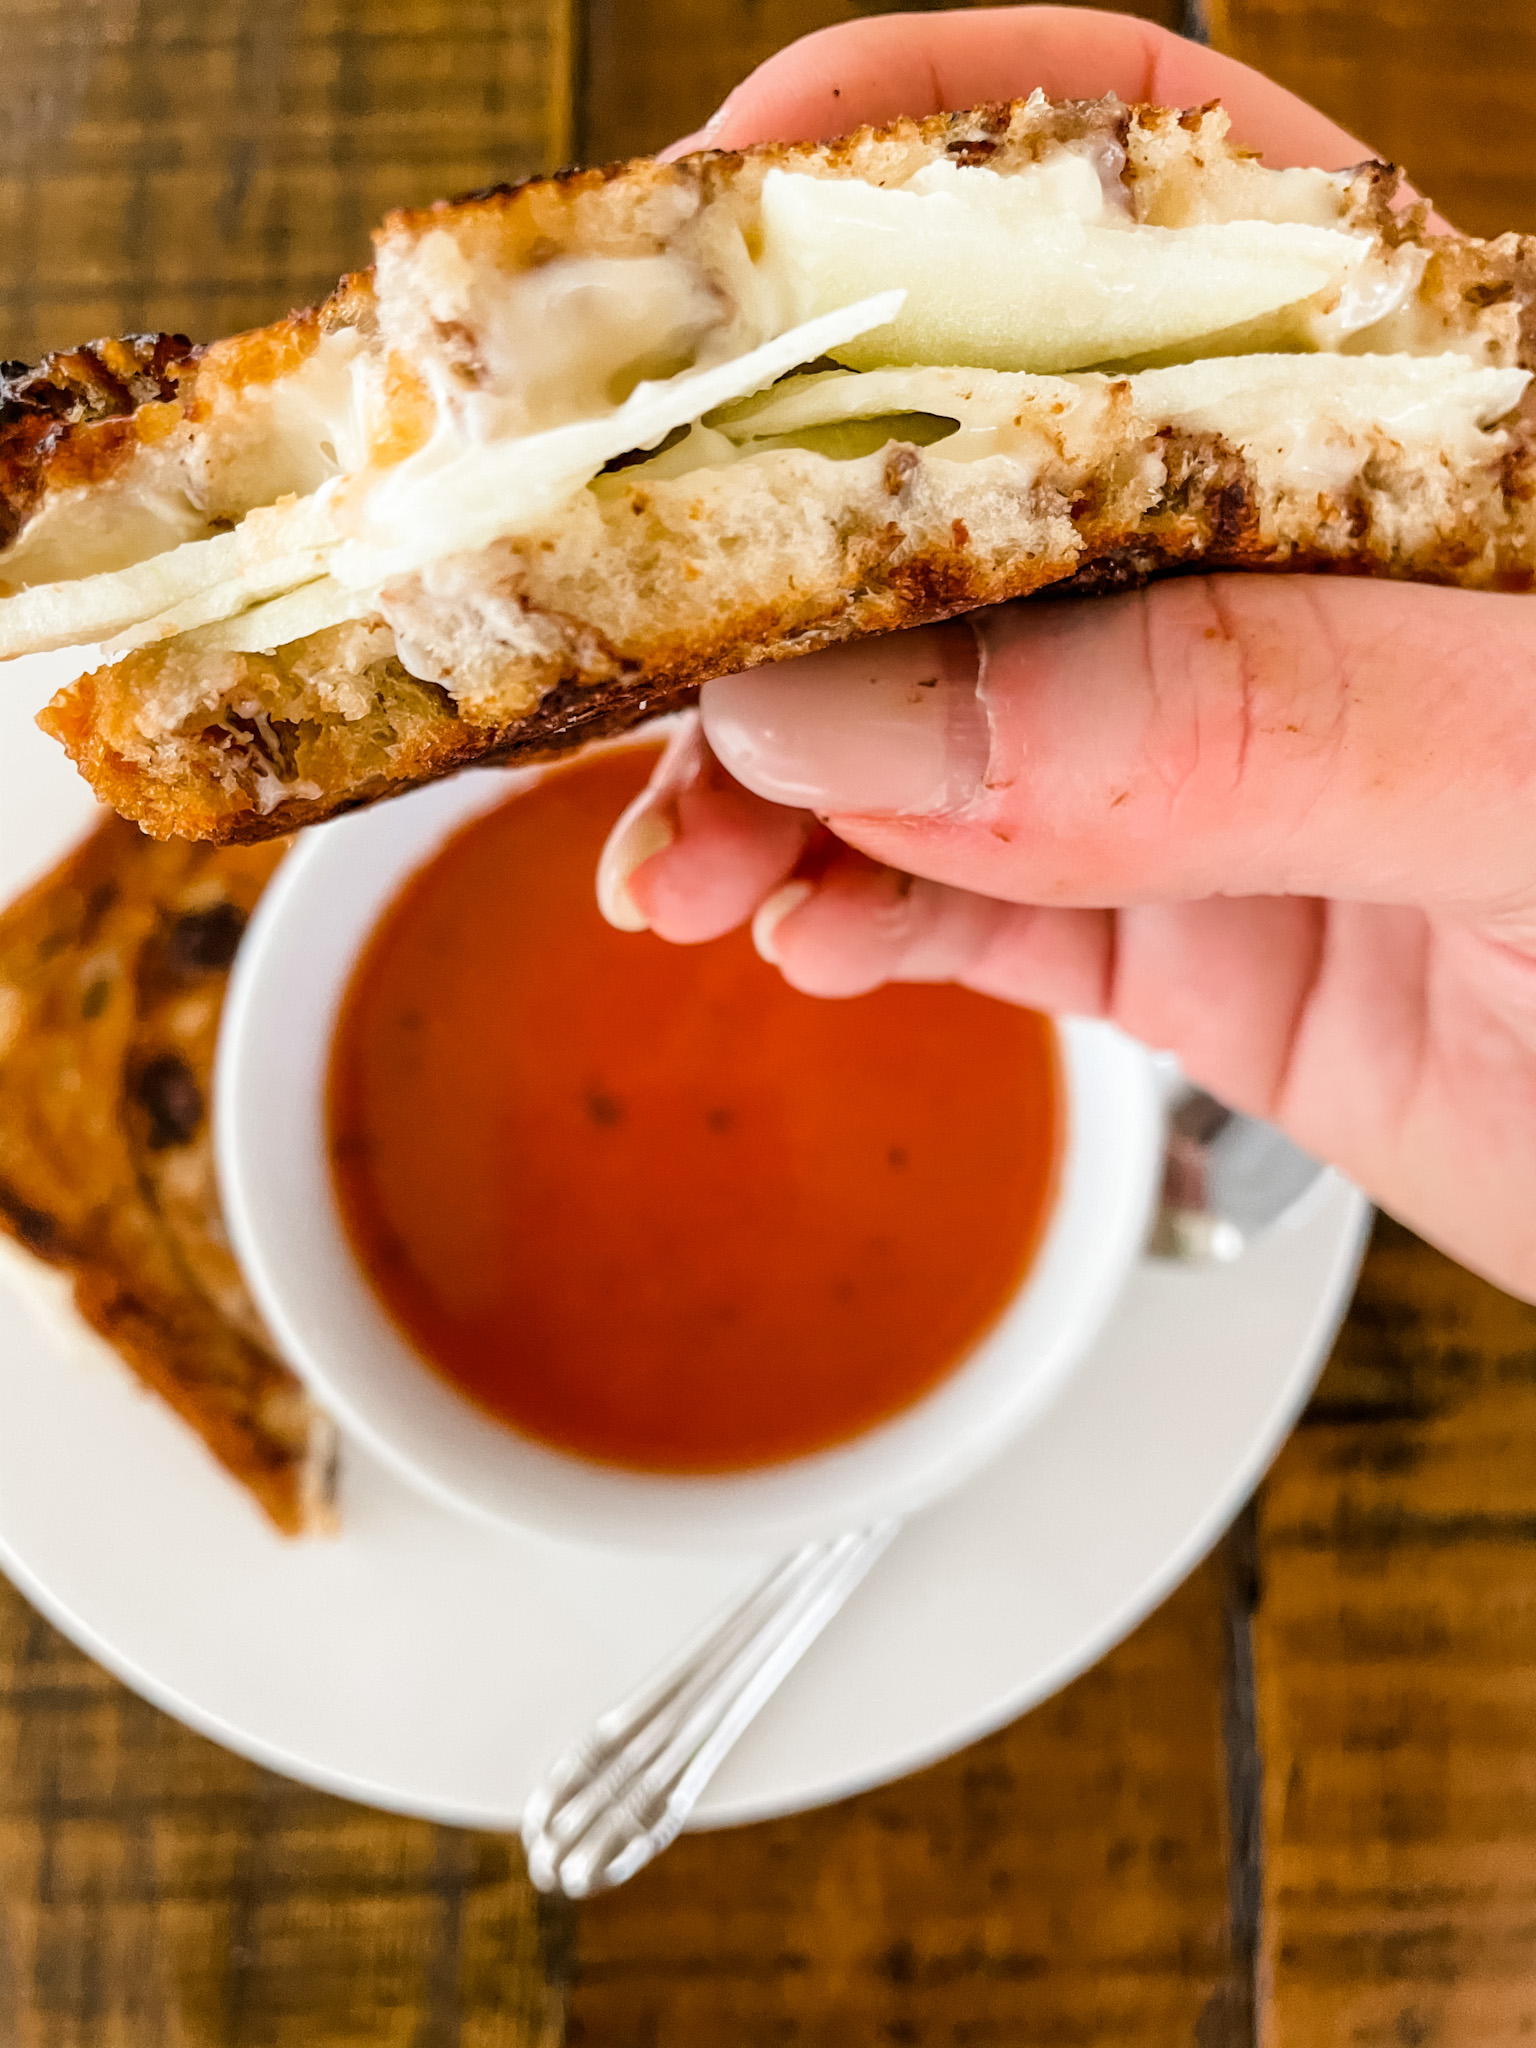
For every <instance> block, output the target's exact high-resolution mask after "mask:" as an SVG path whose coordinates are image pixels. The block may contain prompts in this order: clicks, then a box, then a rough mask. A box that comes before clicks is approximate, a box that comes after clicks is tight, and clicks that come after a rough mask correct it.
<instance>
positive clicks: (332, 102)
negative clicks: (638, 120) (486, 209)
mask: <svg viewBox="0 0 1536 2048" xmlns="http://www.w3.org/2000/svg"><path fill="white" fill-rule="evenodd" d="M572 4H573V0H91V4H88V5H85V6H81V5H79V4H72V0H6V8H5V46H4V59H5V61H4V64H3V65H0V354H3V355H10V356H22V357H27V358H31V357H33V356H36V355H37V354H39V353H40V352H41V351H42V350H44V349H48V348H56V347H61V346H66V345H69V344H71V343H74V342H77V341H80V340H83V339H86V338H88V337H90V336H93V335H98V334H106V333H118V332H123V331H127V330H131V329H139V328H146V327H147V328H162V329H167V330H170V331H172V332H176V331H180V332H185V333H188V334H190V335H192V336H193V338H194V339H206V338H208V337H209V336H212V335H215V334H220V333H229V332H235V331H238V330H239V329H240V328H242V327H248V326H253V325H256V324H258V323H260V322H262V321H265V320H269V319H272V318H275V317H276V316H277V315H279V314H281V313H284V312H286V311H287V310H288V309H289V308H290V306H293V305H302V304H304V303H305V302H306V301H310V300H313V299H316V298H318V297H320V296H321V295H322V294H323V293H325V292H326V291H328V290H329V289H330V288H331V286H332V285H333V284H334V283H335V281H336V279H337V277H338V276H339V275H340V274H341V272H342V271H344V270H347V269H350V268H354V267H356V266H357V265H358V264H360V263H365V262H367V261H368V256H369V244H368V232H369V229H370V228H371V227H372V226H373V225H374V223H375V222H376V221H377V220H378V219H379V217H380V216H381V215H382V214H383V212H384V211H385V209H386V208H388V207H390V206H396V205H404V204H416V203H419V202H422V201H425V200H430V199H435V198H438V197H440V196H442V195H443V194H444V193H447V192H454V191H463V190H467V189H469V188H471V187H473V186H477V185H484V184H489V183H493V182H495V181H496V180H497V179H501V178H514V177H521V176H525V175H527V174H528V173H529V172H531V171H536V170H540V169H550V168H553V167H554V166H555V165H557V164H560V163H563V162H565V161H567V160H568V159H569V156H570V154H571V97H570V72H571V32H570V21H571V14H570V7H571V5H572Z"/></svg>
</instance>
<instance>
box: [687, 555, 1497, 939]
mask: <svg viewBox="0 0 1536 2048" xmlns="http://www.w3.org/2000/svg"><path fill="white" fill-rule="evenodd" d="M703 714H704V726H705V730H706V732H707V734H708V736H709V741H710V745H711V746H712V747H713V749H714V751H715V753H716V754H717V755H718V756H719V758H720V760H721V761H722V762H723V763H724V765H725V766H726V767H727V768H728V769H729V770H730V771H731V773H732V774H733V775H735V776H736V777H737V778H738V780H740V781H741V782H743V783H745V784H746V786H747V787H748V788H749V789H752V790H755V791H756V792H757V793H758V794H759V795H761V796H765V797H768V798H770V799H772V800H775V801H778V802H783V803H792V804H797V805H802V806H804V807H806V808H808V809H811V810H814V811H816V812H817V813H818V814H819V815H820V816H822V817H824V818H826V819H827V820H828V821H829V822H830V823H831V824H832V825H833V827H834V829H835V830H836V832H837V833H838V835H839V836H840V837H841V838H843V839H846V840H848V841H849V842H850V843H852V844H853V845H855V846H857V847H859V848H860V849H862V851H864V852H865V853H868V854H870V855H872V856H873V857H874V858H875V859H877V860H881V861H884V862H886V863H888V864H889V865H891V866H892V867H896V868H900V869H902V870H904V871H905V872H907V873H909V874H916V875H922V876H926V877H928V878H930V879H932V880H934V881H940V882H946V883H949V884H951V885H953V886H955V887H958V888H963V889H969V890H973V891H975V892H977V893H980V894H983V895H988V896H994V897H1001V898H1004V899H1006V900H1009V901H1013V902H1020V903H1036V904H1069V905H1072V904H1075V905H1096V906H1106V907H1108V906H1120V905H1126V904H1134V903H1143V902H1152V901H1170V900H1178V899H1192V898H1200V897H1207V896H1217V895H1227V896H1282V895H1307V896H1331V897H1342V898H1347V899H1353V900H1357V901H1365V902H1387V903H1412V904H1419V905H1423V906H1425V907H1430V908H1438V909H1441V910H1444V911H1446V912H1449V913H1452V914H1457V915H1489V916H1495V917H1506V918H1509V919H1511V920H1515V921H1518V920H1520V919H1522V918H1523V917H1524V916H1525V914H1526V913H1527V911H1529V910H1531V908H1532V907H1533V906H1536V833H1533V832H1532V830H1531V817H1532V799H1533V796H1536V608H1533V607H1532V605H1531V603H1530V601H1529V600H1528V599H1527V598H1524V597H1515V596H1496V595H1490V594H1486V593H1473V592H1466V591H1456V590H1444V589H1438V588H1429V587H1425V586H1419V585H1407V584H1390V583H1371V582H1365V581H1355V580H1345V579H1332V578H1325V577H1311V576H1291V577H1266V576H1211V577H1199V578H1187V579H1183V580H1179V581H1174V582H1167V583H1161V584H1156V585H1154V586H1152V587H1151V588H1150V589H1147V590H1143V591H1139V592H1135V593H1132V594H1129V595H1125V596H1121V597H1113V598H1096V599H1087V600H1076V601H1071V602H1066V603H1059V604H1058V603H1041V602H1039V601H1034V602H1027V603H1022V604H1017V605H1010V606H1004V607H1000V608H998V609H996V610H993V611H991V612H983V613H978V614H976V615H975V616H974V617H973V618H972V619H971V620H969V621H967V622H965V623H964V624H961V625H952V626H945V627H939V628H928V629H925V630H923V631H920V632H915V633H908V634H900V635H894V636H891V637H890V638H888V639H886V640H883V641H871V642H867V643H865V644H863V645H862V646H857V647H849V648H837V649H832V650H829V651H827V652H825V653H822V654H817V655H812V656H809V657H807V658H806V659H804V660H802V661H798V662H794V663H792V664H790V665H789V666H788V667H787V668H779V669H777V670H775V669H762V670H758V671H756V672H754V673H753V674H751V675H745V676H730V677H725V678H723V679H722V680H720V681H719V682H715V683H711V684H709V685H708V686H707V687H706V689H705V691H704V695H703Z"/></svg>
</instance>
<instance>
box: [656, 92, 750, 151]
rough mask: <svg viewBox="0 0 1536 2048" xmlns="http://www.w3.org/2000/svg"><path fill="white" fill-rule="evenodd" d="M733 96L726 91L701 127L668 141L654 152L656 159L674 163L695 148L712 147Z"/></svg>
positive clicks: (726, 117)
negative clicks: (674, 140)
mask: <svg viewBox="0 0 1536 2048" xmlns="http://www.w3.org/2000/svg"><path fill="white" fill-rule="evenodd" d="M735 97H736V95H735V94H734V93H728V94H727V95H726V97H725V98H724V99H723V100H722V101H721V102H720V104H719V106H718V107H716V109H715V111H714V112H713V113H712V114H711V115H710V117H709V119H708V120H707V121H706V122H705V123H704V125H703V127H702V128H695V129H694V131H693V133H692V134H691V135H680V136H679V137H678V139H677V141H676V142H669V143H668V144H667V146H666V148H665V149H662V150H658V151H657V152H656V161H657V162H658V163H662V164H670V163H675V162H676V160H677V159H678V157H680V156H692V155H693V154H694V152H695V151H696V150H700V149H712V148H713V147H714V142H715V137H716V136H717V135H718V134H719V133H720V130H721V129H722V128H723V127H724V126H725V124H726V122H727V121H728V120H729V119H730V115H731V101H732V100H733V99H734V98H735Z"/></svg>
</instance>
